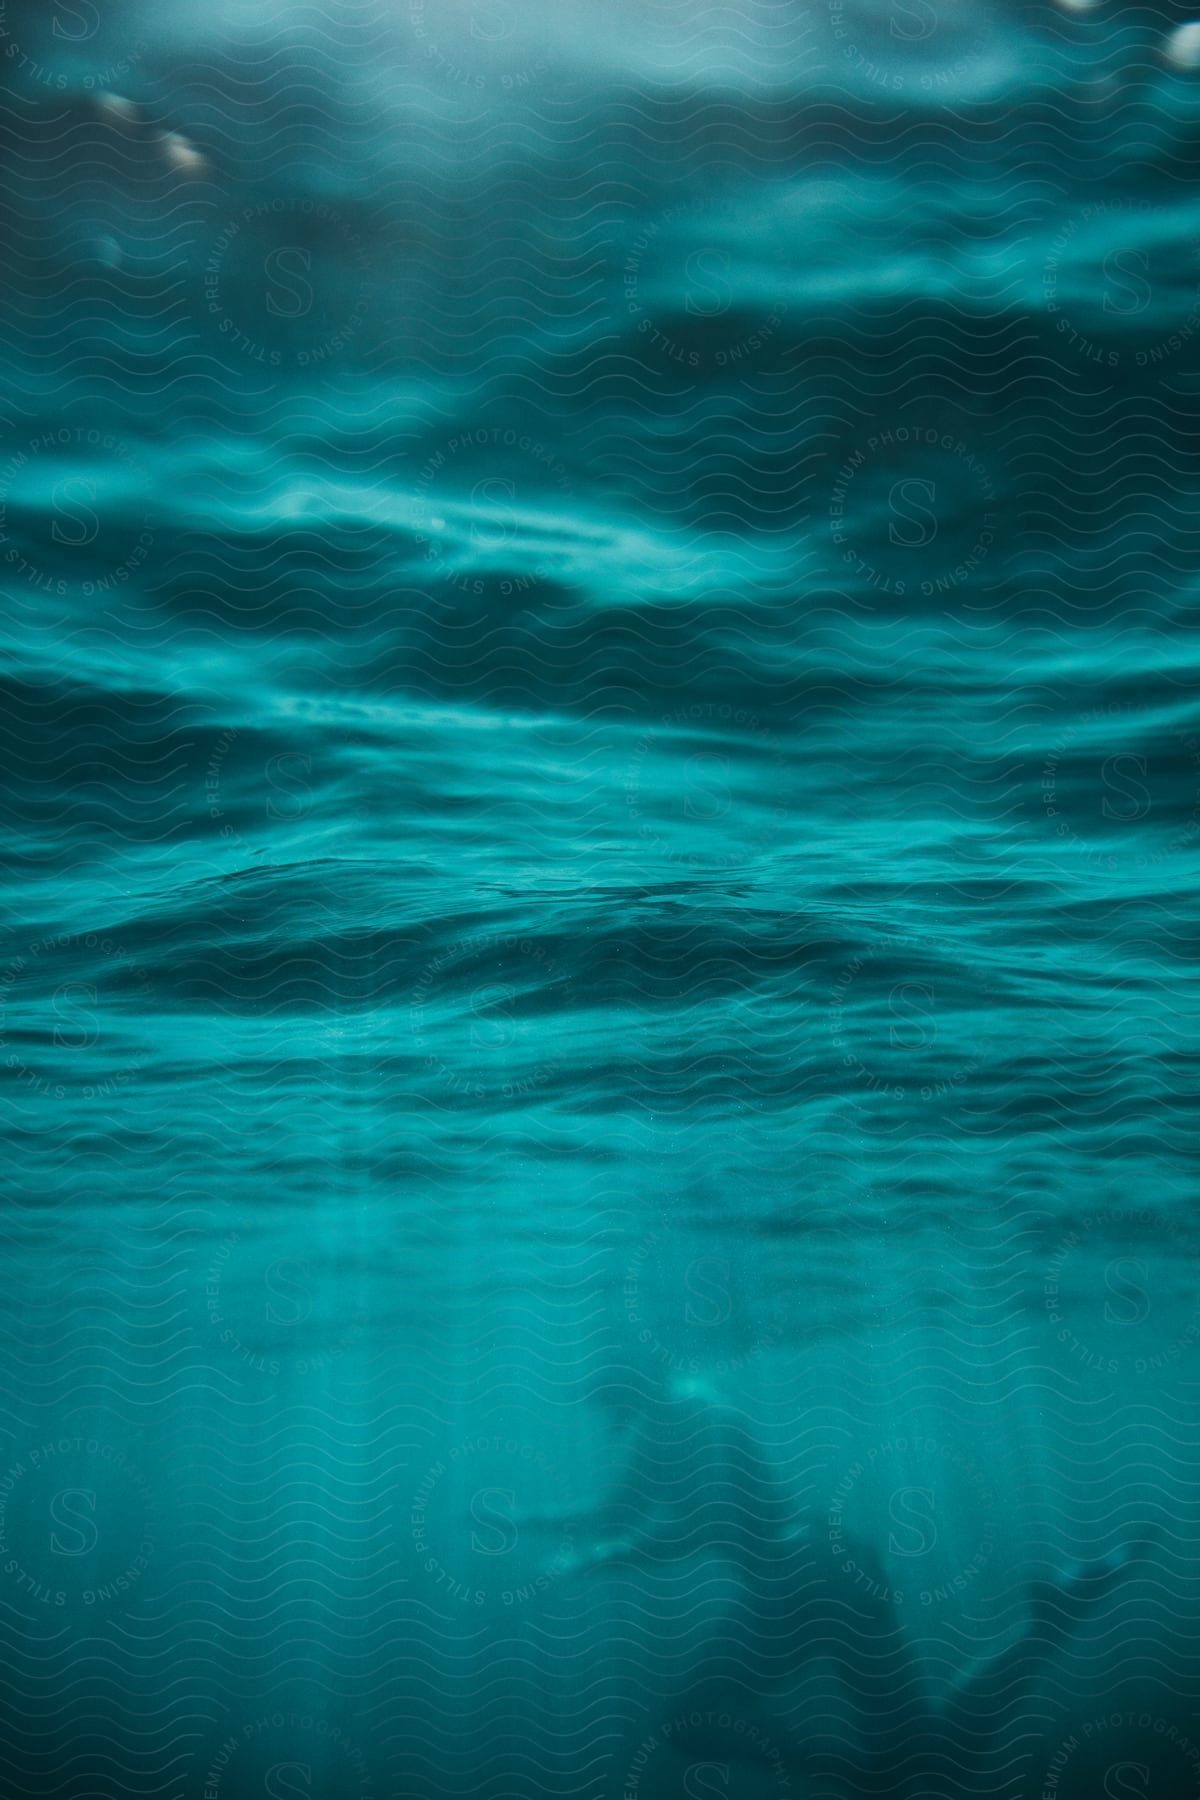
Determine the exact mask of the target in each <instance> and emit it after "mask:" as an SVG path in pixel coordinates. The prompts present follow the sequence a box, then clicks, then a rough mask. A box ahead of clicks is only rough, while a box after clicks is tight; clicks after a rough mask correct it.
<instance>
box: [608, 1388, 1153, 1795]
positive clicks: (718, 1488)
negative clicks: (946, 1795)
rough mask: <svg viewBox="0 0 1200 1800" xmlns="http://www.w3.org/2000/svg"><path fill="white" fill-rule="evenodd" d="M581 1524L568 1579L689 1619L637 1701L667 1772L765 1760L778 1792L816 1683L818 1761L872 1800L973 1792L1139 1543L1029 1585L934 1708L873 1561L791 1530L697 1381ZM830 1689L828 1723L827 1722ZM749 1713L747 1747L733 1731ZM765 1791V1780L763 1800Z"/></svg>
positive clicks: (809, 1521)
mask: <svg viewBox="0 0 1200 1800" xmlns="http://www.w3.org/2000/svg"><path fill="white" fill-rule="evenodd" d="M594 1523H595V1525H596V1527H597V1529H596V1530H595V1532H594V1535H593V1537H592V1539H591V1541H590V1543H589V1544H588V1545H587V1546H586V1547H585V1548H583V1549H581V1551H580V1552H579V1554H578V1555H577V1557H576V1559H575V1563H574V1572H575V1573H576V1574H577V1575H583V1574H585V1573H587V1572H589V1571H590V1572H593V1573H596V1574H598V1575H599V1574H604V1575H606V1576H607V1577H608V1578H610V1579H612V1580H613V1581H616V1582H622V1581H636V1582H639V1583H640V1584H641V1586H642V1588H643V1590H646V1589H648V1590H649V1591H650V1593H651V1595H653V1592H654V1590H655V1587H656V1585H657V1586H659V1587H660V1590H661V1595H662V1599H663V1602H664V1605H663V1607H662V1608H661V1610H660V1611H659V1612H658V1613H656V1614H653V1615H652V1616H655V1617H656V1618H658V1619H659V1621H660V1622H661V1624H662V1627H663V1629H664V1631H666V1630H669V1629H670V1621H671V1616H672V1609H674V1610H675V1611H676V1612H677V1611H678V1602H679V1596H680V1583H681V1582H684V1583H686V1589H687V1594H688V1611H689V1616H690V1617H691V1618H693V1620H695V1619H697V1617H698V1623H697V1625H696V1628H695V1630H694V1632H693V1634H692V1636H691V1638H690V1640H689V1642H688V1643H687V1645H686V1646H685V1649H684V1652H683V1654H682V1655H677V1656H675V1657H671V1656H669V1655H667V1654H665V1653H664V1656H663V1658H662V1664H661V1668H662V1679H661V1681H660V1683H659V1685H658V1689H657V1691H655V1692H653V1693H651V1694H649V1695H647V1696H646V1698H647V1700H648V1702H649V1706H650V1708H651V1712H652V1713H653V1714H656V1715H657V1718H658V1724H657V1726H655V1724H654V1722H653V1720H652V1721H651V1726H650V1730H649V1739H648V1741H651V1742H654V1741H656V1738H657V1737H660V1736H661V1734H662V1733H663V1732H664V1730H665V1731H666V1733H667V1735H668V1736H669V1739H670V1744H671V1748H672V1750H673V1751H674V1753H676V1754H678V1755H681V1756H686V1757H688V1758H690V1759H695V1758H697V1757H709V1756H712V1757H716V1758H717V1759H718V1760H720V1759H721V1758H722V1757H724V1758H725V1759H726V1760H728V1752H729V1750H730V1746H731V1745H732V1747H733V1751H734V1753H735V1754H736V1755H738V1756H739V1757H740V1758H741V1759H743V1760H745V1761H747V1762H754V1761H755V1760H757V1761H759V1762H760V1763H763V1762H765V1761H768V1760H769V1756H770V1755H776V1754H777V1747H779V1746H781V1747H782V1759H783V1764H784V1765H785V1766H786V1768H787V1770H788V1772H789V1773H788V1777H787V1780H786V1781H785V1782H784V1783H783V1785H784V1787H786V1788H790V1787H791V1782H792V1778H793V1777H796V1778H802V1777H803V1776H804V1775H805V1774H807V1773H809V1772H810V1771H811V1769H812V1767H813V1764H814V1751H813V1744H812V1742H811V1733H809V1732H807V1731H806V1728H805V1718H806V1714H807V1712H808V1711H809V1710H811V1709H810V1708H808V1707H807V1705H806V1703H805V1698H804V1687H803V1682H804V1679H805V1678H807V1677H809V1676H810V1675H811V1674H812V1672H813V1671H814V1669H816V1670H819V1671H820V1672H821V1673H823V1674H824V1675H826V1676H827V1677H831V1678H832V1680H831V1681H830V1680H827V1682H826V1685H825V1687H824V1688H823V1689H822V1690H821V1700H822V1706H821V1711H822V1714H823V1721H822V1722H823V1724H824V1726H825V1729H826V1731H827V1733H828V1732H830V1728H832V1737H836V1738H837V1739H840V1747H836V1746H835V1747H834V1749H833V1752H832V1754H833V1757H834V1760H835V1761H836V1760H838V1759H839V1758H840V1759H841V1763H842V1771H841V1772H842V1775H843V1778H844V1779H848V1780H849V1782H850V1788H849V1789H848V1790H847V1791H853V1792H854V1793H856V1794H858V1795H863V1796H872V1797H875V1800H883V1797H884V1796H889V1797H892V1800H915V1796H918V1795H920V1796H922V1797H924V1796H931V1795H933V1794H935V1793H936V1792H938V1791H946V1792H951V1791H961V1792H964V1793H966V1792H971V1791H978V1788H977V1784H978V1783H980V1782H982V1781H983V1778H984V1776H985V1772H986V1771H988V1770H989V1768H993V1767H994V1764H995V1762H996V1761H997V1760H998V1761H999V1762H1000V1763H1003V1762H1004V1760H1005V1741H1006V1738H1011V1736H1012V1734H1013V1731H1014V1728H1017V1729H1019V1728H1020V1727H1021V1725H1022V1721H1023V1719H1024V1716H1025V1711H1026V1709H1027V1707H1028V1703H1029V1701H1030V1698H1031V1696H1032V1695H1033V1693H1034V1691H1035V1688H1036V1686H1037V1683H1038V1681H1039V1678H1041V1677H1042V1676H1043V1675H1044V1674H1045V1672H1046V1671H1047V1669H1048V1668H1049V1666H1050V1665H1051V1664H1052V1663H1054V1661H1055V1659H1056V1658H1058V1657H1059V1656H1060V1655H1061V1653H1062V1652H1063V1650H1064V1648H1065V1647H1066V1645H1067V1643H1068V1640H1069V1639H1070V1638H1071V1636H1072V1634H1073V1633H1075V1632H1076V1631H1077V1630H1079V1629H1081V1628H1082V1627H1083V1626H1084V1625H1085V1623H1086V1622H1087V1621H1088V1620H1089V1619H1091V1618H1092V1617H1094V1616H1095V1614H1096V1611H1097V1608H1098V1607H1099V1605H1100V1603H1101V1602H1102V1601H1103V1600H1104V1599H1105V1598H1106V1597H1107V1596H1109V1595H1110V1594H1112V1592H1113V1591H1114V1589H1115V1587H1116V1586H1117V1584H1118V1583H1119V1582H1120V1581H1121V1579H1122V1578H1123V1576H1125V1575H1126V1573H1128V1572H1130V1571H1132V1569H1133V1568H1134V1565H1135V1562H1136V1561H1137V1560H1138V1558H1137V1552H1138V1550H1139V1549H1144V1548H1145V1547H1146V1542H1147V1541H1148V1540H1146V1539H1143V1541H1142V1543H1141V1545H1128V1546H1124V1547H1122V1548H1119V1549H1116V1550H1114V1551H1113V1552H1111V1553H1110V1554H1109V1555H1107V1556H1105V1557H1103V1558H1100V1559H1097V1560H1095V1561H1091V1562H1081V1563H1078V1564H1075V1565H1072V1566H1069V1567H1067V1568H1065V1569H1064V1570H1063V1571H1062V1572H1061V1573H1060V1574H1059V1575H1057V1576H1056V1577H1053V1578H1050V1579H1046V1580H1042V1581H1038V1582H1035V1583H1034V1584H1033V1585H1032V1586H1031V1587H1030V1589H1029V1590H1028V1592H1027V1594H1026V1603H1025V1610H1024V1617H1023V1619H1022V1621H1021V1623H1020V1624H1019V1626H1017V1628H1016V1631H1015V1635H1010V1637H1009V1641H1008V1642H1007V1643H1005V1644H1004V1645H1003V1647H1001V1648H999V1649H997V1650H995V1651H993V1652H991V1653H989V1654H987V1655H985V1656H983V1657H982V1658H980V1659H979V1660H978V1661H976V1662H975V1663H974V1664H973V1665H971V1666H969V1667H966V1668H964V1669H962V1670H961V1671H959V1672H957V1673H956V1674H955V1675H954V1676H953V1677H952V1678H951V1679H950V1681H949V1683H948V1684H947V1683H942V1684H940V1691H939V1692H937V1693H933V1692H930V1691H929V1685H928V1684H927V1682H926V1681H925V1679H924V1677H923V1674H922V1670H921V1660H920V1657H919V1655H918V1651H917V1647H916V1646H915V1644H914V1643H913V1642H912V1640H911V1639H910V1637H909V1635H908V1633H907V1631H906V1629H905V1626H904V1623H903V1621H902V1618H901V1616H900V1608H899V1607H898V1606H897V1604H896V1598H895V1588H894V1584H893V1583H892V1582H891V1581H890V1580H889V1577H888V1575H887V1572H886V1570H885V1568H884V1565H883V1563H882V1560H881V1557H880V1555H879V1553H878V1552H877V1551H876V1549H875V1548H874V1546H873V1545H871V1544H870V1543H869V1542H867V1541H866V1540H864V1539H862V1538H860V1537H857V1536H854V1535H851V1534H849V1533H847V1532H846V1531H845V1529H844V1527H843V1528H840V1529H839V1536H838V1540H837V1548H836V1550H835V1549H834V1548H833V1547H832V1545H831V1542H830V1538H829V1534H828V1533H827V1532H825V1531H823V1530H822V1529H821V1521H820V1520H819V1519H817V1518H813V1517H811V1516H810V1517H806V1518H804V1519H803V1520H802V1521H800V1522H799V1523H797V1520H796V1516H795V1509H794V1505H793V1503H792V1501H791V1499H790V1496H789V1495H788V1493H787V1491H786V1488H785V1484H784V1482H783V1481H782V1480H781V1478H780V1475H779V1473H778V1472H777V1471H776V1470H775V1468H774V1467H773V1466H772V1463H771V1460H770V1458H769V1456H768V1454H767V1453H766V1452H765V1450H764V1448H763V1445H762V1444H761V1442H760V1441H759V1440H758V1438H757V1436H756V1434H755V1431H754V1429H753V1427H752V1425H751V1423H750V1422H749V1421H748V1420H747V1418H746V1416H745V1414H744V1413H742V1412H741V1410H740V1409H739V1408H737V1407H736V1406H734V1405H732V1404H730V1403H729V1402H728V1401H726V1400H724V1399H723V1398H722V1397H721V1396H720V1395H719V1394H718V1393H717V1392H716V1391H715V1390H714V1389H713V1388H712V1387H710V1386H709V1385H708V1384H707V1383H705V1382H704V1381H702V1380H698V1379H691V1380H688V1381H686V1382H684V1383H680V1384H677V1385H676V1386H674V1387H673V1388H672V1389H671V1390H670V1391H669V1392H668V1393H667V1394H666V1395H665V1396H664V1397H663V1398H662V1399H661V1400H659V1401H658V1402H656V1403H655V1404H654V1405H653V1406H651V1407H648V1408H647V1409H646V1410H645V1411H644V1412H643V1413H642V1414H641V1416H640V1417H639V1419H638V1420H637V1422H636V1424H635V1426H634V1428H633V1430H632V1432H631V1435H630V1437H629V1439H628V1443H627V1446H626V1452H625V1456H624V1461H623V1464H622V1466H621V1468H620V1470H619V1472H618V1475H617V1478H616V1480H615V1483H614V1486H613V1490H612V1492H611V1494H610V1495H609V1497H608V1498H607V1500H606V1501H605V1503H604V1504H603V1506H602V1507H601V1509H600V1511H599V1514H598V1516H597V1517H596V1519H595V1521H594ZM645 1604H646V1602H645V1593H644V1592H643V1595H642V1597H641V1600H640V1602H639V1605H641V1606H643V1607H644V1606H645ZM651 1605H652V1602H651ZM831 1690H832V1691H833V1692H835V1693H836V1694H840V1698H841V1702H842V1707H843V1712H842V1715H841V1716H840V1717H837V1716H834V1715H831V1713H830V1710H829V1709H830V1704H831V1702H830V1693H831ZM833 1704H834V1707H835V1709H836V1701H834V1702H833ZM748 1707H753V1708H754V1710H755V1717H756V1719H757V1721H758V1722H759V1723H760V1724H762V1729H761V1730H756V1729H751V1728H749V1726H748V1725H747V1709H748ZM721 1720H723V1721H725V1725H726V1729H725V1730H724V1731H723V1733H722V1732H720V1731H716V1732H715V1735H716V1736H717V1737H721V1738H722V1740H723V1741H722V1742H720V1743H717V1742H715V1741H714V1727H713V1721H721ZM732 1720H736V1721H737V1725H738V1730H737V1732H736V1734H734V1735H731V1730H730V1728H729V1722H730V1721H732ZM672 1721H673V1722H674V1723H672ZM764 1721H769V1722H767V1723H763V1722H764ZM832 1737H831V1740H830V1741H831V1742H832ZM847 1744H849V1745H851V1746H853V1747H854V1748H853V1749H852V1750H851V1751H847V1749H846V1745H847ZM764 1746H765V1748H764ZM939 1779H940V1782H944V1783H946V1784H947V1785H946V1786H945V1788H944V1789H942V1788H940V1787H939V1785H938V1783H939ZM626 1785H627V1787H628V1786H629V1784H628V1783H627V1784H626ZM984 1785H986V1786H987V1787H988V1788H989V1789H991V1790H992V1791H996V1789H997V1787H998V1785H1002V1783H1001V1784H997V1783H996V1782H995V1781H993V1780H989V1781H987V1782H985V1783H984ZM633 1786H634V1787H635V1788H639V1791H644V1790H643V1789H640V1787H639V1784H638V1783H636V1782H635V1783H634V1784H633ZM778 1789H779V1782H778V1781H776V1783H775V1787H774V1790H773V1789H772V1782H771V1780H769V1779H765V1778H764V1780H763V1783H762V1786H761V1791H762V1792H763V1793H764V1794H766V1793H767V1792H769V1791H778ZM750 1791H752V1792H755V1793H756V1792H758V1791H759V1790H758V1789H757V1788H753V1789H752V1790H750ZM791 1791H795V1790H794V1789H791ZM800 1791H801V1792H802V1791H803V1780H802V1779H801V1788H800Z"/></svg>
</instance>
